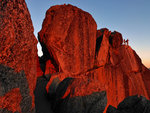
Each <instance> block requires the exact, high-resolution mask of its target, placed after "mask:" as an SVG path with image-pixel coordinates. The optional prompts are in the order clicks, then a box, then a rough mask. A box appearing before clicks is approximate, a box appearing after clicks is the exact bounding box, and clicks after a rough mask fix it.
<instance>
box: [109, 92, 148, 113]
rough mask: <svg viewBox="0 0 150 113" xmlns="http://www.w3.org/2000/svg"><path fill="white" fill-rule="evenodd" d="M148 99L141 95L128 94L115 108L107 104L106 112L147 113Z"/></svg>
mask: <svg viewBox="0 0 150 113" xmlns="http://www.w3.org/2000/svg"><path fill="white" fill-rule="evenodd" d="M149 112H150V101H149V100H147V99H146V98H145V97H143V96H137V95H135V96H130V97H127V98H125V99H124V100H123V101H122V102H121V103H119V105H118V106H117V108H115V107H113V106H109V107H108V109H107V113H149Z"/></svg>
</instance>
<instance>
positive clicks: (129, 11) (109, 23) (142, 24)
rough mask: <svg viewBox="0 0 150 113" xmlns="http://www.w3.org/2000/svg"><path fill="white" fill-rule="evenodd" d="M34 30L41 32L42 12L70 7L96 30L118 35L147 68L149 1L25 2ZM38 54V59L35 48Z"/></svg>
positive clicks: (149, 55) (82, 0)
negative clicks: (85, 16) (78, 10)
mask: <svg viewBox="0 0 150 113" xmlns="http://www.w3.org/2000/svg"><path fill="white" fill-rule="evenodd" d="M26 3H27V6H28V8H29V11H30V14H31V18H32V21H33V26H34V30H35V31H34V33H35V36H37V33H38V32H39V31H40V30H41V26H42V22H43V19H44V18H45V13H46V10H47V9H49V8H50V7H51V6H53V5H58V4H64V3H66V4H72V5H75V6H77V7H79V8H81V9H83V10H84V11H87V12H89V13H90V14H91V15H92V16H93V18H94V19H95V21H96V22H97V26H98V29H100V28H104V27H106V28H108V29H109V30H111V31H114V30H116V31H118V32H120V33H122V35H123V38H125V39H127V38H128V39H129V45H130V46H131V47H132V48H133V49H134V50H135V51H136V52H137V54H138V55H139V56H140V58H141V59H142V62H143V63H144V64H145V65H146V66H147V67H150V0H26ZM38 50H39V51H38V54H39V55H42V53H41V48H40V46H39V44H38Z"/></svg>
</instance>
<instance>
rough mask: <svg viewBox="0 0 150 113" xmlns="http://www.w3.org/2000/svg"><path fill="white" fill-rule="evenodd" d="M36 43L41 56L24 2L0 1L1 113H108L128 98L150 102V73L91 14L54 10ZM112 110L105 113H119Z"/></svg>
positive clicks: (68, 7)
mask: <svg viewBox="0 0 150 113" xmlns="http://www.w3.org/2000/svg"><path fill="white" fill-rule="evenodd" d="M38 40H39V42H40V44H41V46H42V51H43V56H42V57H38V56H37V48H36V44H37V40H36V39H35V36H34V34H33V26H32V21H31V19H30V14H29V12H28V9H27V6H26V3H25V0H0V42H1V43H0V52H1V53H0V112H2V113H8V112H19V113H34V112H37V113H76V112H78V113H89V112H90V113H99V112H101V113H102V112H103V111H104V109H105V111H104V113H105V112H106V110H107V107H108V106H109V105H112V106H114V107H117V105H118V104H119V103H120V102H121V101H123V100H124V99H125V98H126V97H128V96H132V95H136V94H138V95H142V96H145V98H147V99H149V98H150V87H149V86H150V70H148V69H147V68H146V67H145V66H144V65H143V64H142V62H141V59H140V58H139V57H138V55H137V54H136V52H135V51H134V50H133V49H132V48H131V47H130V46H128V45H124V44H122V43H123V37H122V35H121V33H119V32H117V31H114V32H111V31H109V30H108V29H107V28H103V29H100V30H97V24H96V22H95V20H94V19H93V18H92V16H91V15H90V14H89V13H87V12H85V11H83V10H81V9H79V8H77V7H75V6H72V5H57V6H53V7H51V8H50V9H49V10H48V11H47V12H46V17H45V19H44V22H43V25H42V29H41V31H40V32H39V34H38ZM37 77H38V80H37ZM36 81H37V84H36ZM33 92H34V93H33ZM34 95H35V101H34ZM133 98H134V97H133ZM142 99H143V98H142ZM131 100H132V99H131ZM137 100H138V99H137ZM139 100H140V101H141V99H139ZM140 101H139V104H140V105H141V104H142V105H143V103H141V102H140ZM34 102H35V108H36V111H35V108H34ZM134 102H135V101H134V100H133V103H134ZM123 103H126V100H125V101H123ZM127 103H128V102H127ZM129 104H130V103H129ZM144 104H145V103H144ZM123 105H125V104H120V105H119V107H118V108H119V110H120V109H123V110H124V108H123V107H122V106H123ZM106 106H107V107H106ZM125 106H126V105H125ZM105 107H106V108H105ZM114 107H111V108H110V107H109V108H108V110H107V112H108V113H111V112H110V111H112V113H114V112H120V111H115V110H116V109H115V108H114ZM111 109H113V110H114V111H113V110H111ZM142 109H143V106H142Z"/></svg>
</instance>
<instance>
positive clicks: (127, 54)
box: [97, 29, 150, 107]
mask: <svg viewBox="0 0 150 113" xmlns="http://www.w3.org/2000/svg"><path fill="white" fill-rule="evenodd" d="M100 31H101V32H100ZM100 31H98V32H97V33H99V34H100V35H99V36H101V38H102V41H101V44H100V48H99V51H98V53H97V54H98V56H97V62H98V63H97V64H98V65H100V67H99V68H98V74H97V79H98V80H99V81H100V82H101V83H102V84H103V85H105V86H106V92H107V99H108V100H107V104H108V105H109V104H110V105H113V106H115V107H116V106H117V105H118V104H119V103H120V102H121V101H122V100H123V99H124V98H125V97H128V96H131V95H136V94H139V95H143V96H145V97H146V98H148V99H149V97H150V93H149V88H148V87H147V85H148V84H149V83H148V82H145V81H146V79H145V77H146V76H147V78H148V79H149V77H148V75H150V72H148V71H145V70H144V69H143V65H142V63H141V60H140V58H139V57H138V55H137V54H136V53H135V51H134V50H132V48H131V47H130V46H127V45H121V44H122V39H121V34H120V33H117V32H114V33H111V34H109V35H108V30H106V29H105V30H104V32H103V29H102V30H100ZM115 33H116V34H115ZM97 36H98V35H97ZM111 38H113V39H111ZM115 38H116V39H115ZM108 39H109V41H110V43H108ZM111 41H112V43H111ZM113 43H114V44H113ZM102 56H103V57H102ZM145 73H147V75H146V74H145ZM147 81H148V80H147Z"/></svg>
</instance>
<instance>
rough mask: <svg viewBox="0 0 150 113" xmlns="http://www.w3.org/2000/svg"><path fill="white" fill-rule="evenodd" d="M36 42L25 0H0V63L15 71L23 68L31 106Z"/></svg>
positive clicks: (34, 77) (34, 82)
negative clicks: (30, 97)
mask: <svg viewBox="0 0 150 113" xmlns="http://www.w3.org/2000/svg"><path fill="white" fill-rule="evenodd" d="M36 44H37V40H36V38H35V36H34V34H33V25H32V21H31V18H30V14H29V11H28V9H27V6H26V3H25V0H0V64H4V65H6V66H9V67H11V68H13V69H15V71H16V72H20V71H21V70H24V72H25V75H26V78H27V81H28V85H29V89H30V90H29V91H30V95H31V96H32V107H33V108H34V95H33V90H34V88H35V85H36V67H37V65H36V64H37V63H36V59H37V58H36V57H37V47H36ZM18 76H19V75H18Z"/></svg>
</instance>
